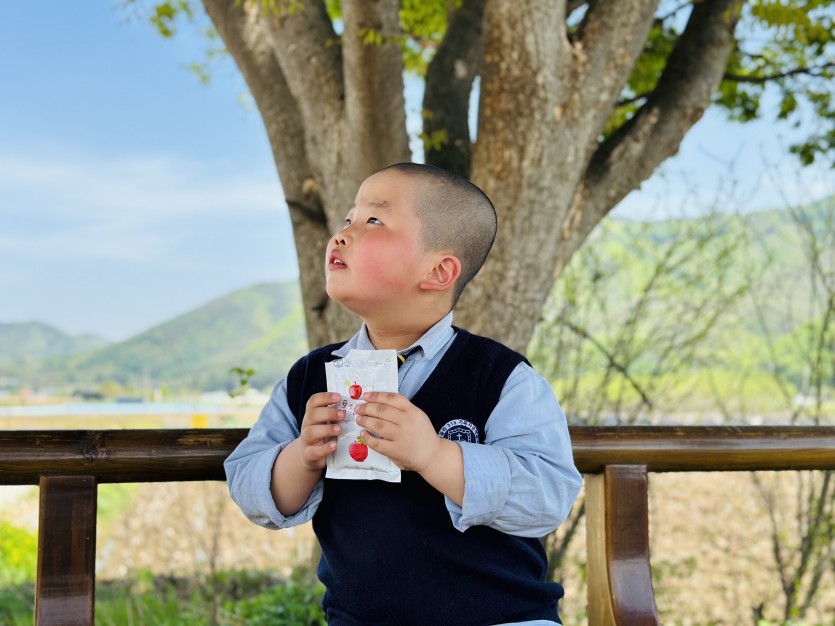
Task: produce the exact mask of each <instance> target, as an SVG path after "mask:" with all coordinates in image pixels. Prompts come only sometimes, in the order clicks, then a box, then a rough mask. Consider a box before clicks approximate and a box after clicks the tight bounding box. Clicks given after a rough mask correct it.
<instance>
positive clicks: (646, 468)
mask: <svg viewBox="0 0 835 626" xmlns="http://www.w3.org/2000/svg"><path fill="white" fill-rule="evenodd" d="M570 431H571V440H572V446H573V451H574V460H575V463H576V465H577V467H578V469H579V470H580V471H581V472H582V473H583V474H586V492H587V503H586V510H587V512H588V520H587V528H588V532H587V553H588V580H589V583H588V584H589V587H588V593H589V624H591V626H611V625H616V624H618V625H627V624H628V625H632V624H651V625H654V624H658V623H659V621H658V612H657V609H656V606H655V598H654V595H653V591H652V579H651V569H650V558H649V522H648V507H647V474H648V472H690V471H699V472H703V471H759V470H810V469H823V470H832V469H835V428H833V427H824V426H820V427H784V426H774V427H767V426H766V427H760V426H756V427H754V426H741V427H736V426H715V427H681V426H661V427H650V426H635V427H624V426H618V427H598V426H574V427H571V429H570ZM246 433H247V430H246V429H243V428H237V429H211V428H205V429H188V430H185V429H184V430H170V429H163V430H138V429H137V430H102V431H92V430H81V431H44V430H17V431H14V430H12V431H0V485H26V484H32V485H35V484H40V487H41V504H40V506H41V512H40V519H41V523H40V527H39V538H38V582H37V589H36V612H35V620H36V624H39V625H41V624H50V625H51V624H64V623H67V624H92V623H93V620H94V607H95V576H94V558H95V525H96V519H95V506H96V505H95V502H96V485H97V484H98V483H119V482H174V481H194V480H223V479H224V473H223V460H224V459H225V458H226V457H227V456H228V455H229V454H230V453H231V452H232V450H233V449H234V448H235V446H237V444H238V443H239V442H240V441H241V440H242V439H243V438H244V436H246ZM67 620H69V621H67Z"/></svg>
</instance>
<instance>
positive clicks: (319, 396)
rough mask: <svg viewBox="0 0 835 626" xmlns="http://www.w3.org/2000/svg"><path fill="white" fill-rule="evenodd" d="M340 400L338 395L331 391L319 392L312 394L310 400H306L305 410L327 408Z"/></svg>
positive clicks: (340, 397)
mask: <svg viewBox="0 0 835 626" xmlns="http://www.w3.org/2000/svg"><path fill="white" fill-rule="evenodd" d="M341 399H342V396H340V395H339V394H338V393H333V392H332V391H321V392H319V393H314V394H313V395H312V396H310V398H308V400H307V405H306V409H307V411H310V410H311V409H315V408H317V407H323V406H328V405H329V404H336V403H337V402H339V401H340V400H341Z"/></svg>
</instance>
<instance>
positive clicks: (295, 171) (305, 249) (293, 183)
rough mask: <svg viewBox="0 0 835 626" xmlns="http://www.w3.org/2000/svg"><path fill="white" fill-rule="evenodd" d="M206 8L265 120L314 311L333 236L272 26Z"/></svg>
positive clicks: (314, 339) (315, 334) (226, 0)
mask: <svg viewBox="0 0 835 626" xmlns="http://www.w3.org/2000/svg"><path fill="white" fill-rule="evenodd" d="M203 4H204V6H205V8H206V12H207V13H208V15H209V17H210V18H211V20H212V22H213V23H214V25H215V28H216V29H217V31H218V34H220V36H221V37H222V38H223V42H224V44H225V45H226V48H227V49H228V50H229V53H230V54H231V55H232V58H233V59H235V63H236V64H237V65H238V68H239V69H240V70H241V74H242V75H243V77H244V79H245V80H246V83H247V85H248V86H249V89H250V92H251V93H252V96H253V98H254V99H255V104H256V105H257V106H258V110H259V111H260V113H261V118H262V119H263V120H264V124H265V129H266V131H267V136H268V137H269V140H270V146H271V148H272V152H273V159H274V160H275V164H276V169H277V170H278V174H279V177H280V179H281V186H282V188H283V189H284V195H285V198H286V199H287V205H288V207H289V209H290V219H291V221H292V223H293V234H294V238H295V241H296V258H297V260H298V263H299V274H300V276H301V277H302V281H301V282H302V300H303V303H304V307H305V309H306V310H308V311H313V310H315V309H316V307H317V306H319V305H320V304H321V302H322V301H323V299H324V298H326V296H325V283H324V276H323V274H322V270H321V259H322V258H323V256H324V253H325V251H324V248H325V242H327V239H328V233H329V232H330V231H329V229H328V227H327V220H326V218H325V212H324V210H323V207H322V199H321V195H320V193H319V186H318V185H317V184H316V183H315V177H314V174H313V171H312V167H311V165H310V159H309V157H308V152H307V142H306V139H305V135H304V129H303V126H302V121H301V114H300V112H299V109H298V107H297V105H296V100H295V98H293V96H292V94H291V93H290V89H289V87H288V85H287V81H286V79H285V76H284V73H283V72H282V69H281V67H280V65H279V63H278V59H277V58H276V55H275V52H274V50H273V47H272V41H271V34H270V32H269V30H270V26H269V23H268V21H267V20H266V19H265V18H264V17H263V16H259V15H258V14H257V12H254V11H250V10H246V9H245V8H243V7H241V6H239V5H238V4H237V3H236V2H234V1H232V0H203ZM311 250H313V251H314V253H311ZM305 318H306V322H307V336H308V338H309V340H310V342H311V343H312V344H313V345H320V344H322V343H325V342H324V341H322V340H321V339H320V337H322V336H323V334H324V330H325V324H326V321H325V320H323V319H321V318H320V317H316V316H310V315H307V316H305Z"/></svg>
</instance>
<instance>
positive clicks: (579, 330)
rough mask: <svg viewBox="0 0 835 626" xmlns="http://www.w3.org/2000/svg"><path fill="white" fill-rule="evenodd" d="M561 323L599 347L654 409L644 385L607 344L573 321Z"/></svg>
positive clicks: (643, 400)
mask: <svg viewBox="0 0 835 626" xmlns="http://www.w3.org/2000/svg"><path fill="white" fill-rule="evenodd" d="M561 323H562V324H565V326H566V328H568V329H569V330H570V331H571V332H573V333H574V334H576V335H578V336H580V337H582V338H583V339H585V340H587V341H589V342H590V343H591V344H592V345H593V346H594V347H595V348H597V349H598V350H599V351H600V353H601V354H602V355H603V356H605V357H606V360H607V361H608V363H609V366H610V367H611V368H612V369H613V370H615V371H616V372H618V373H619V374H620V375H621V376H623V377H624V379H625V380H626V382H628V383H629V384H630V386H631V387H632V388H633V389H634V390H635V391H636V392H637V394H638V395H639V396H640V397H641V402H643V403H644V405H645V406H646V407H647V409H649V410H650V411H651V410H652V400H650V399H649V396H648V395H647V394H646V392H645V391H644V389H643V387H641V385H639V384H638V382H637V381H636V380H635V379H634V378H632V376H631V375H630V374H629V370H628V369H627V367H626V366H625V365H623V364H621V363H619V362H618V360H617V359H616V358H615V356H616V355H615V354H612V353H611V352H609V351H608V350H607V349H606V346H604V345H603V344H602V343H600V342H599V341H598V340H597V338H595V337H593V336H592V335H591V334H589V332H588V331H587V330H586V329H585V328H581V327H579V326H577V325H576V324H573V323H572V322H568V321H563V322H561Z"/></svg>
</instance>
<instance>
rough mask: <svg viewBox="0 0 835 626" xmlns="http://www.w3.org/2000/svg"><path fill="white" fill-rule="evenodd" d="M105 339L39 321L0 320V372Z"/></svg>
mask: <svg viewBox="0 0 835 626" xmlns="http://www.w3.org/2000/svg"><path fill="white" fill-rule="evenodd" d="M107 345H109V342H108V341H107V340H105V339H102V338H101V337H96V336H94V335H69V334H67V333H65V332H63V331H61V330H59V329H57V328H54V327H53V326H49V325H47V324H43V323H41V322H14V323H5V324H4V323H0V376H15V375H19V374H20V373H21V371H25V370H28V369H30V368H32V367H34V366H35V365H36V364H37V363H38V362H39V361H41V360H43V359H47V358H50V357H62V356H68V355H73V354H79V353H82V352H87V351H90V350H96V349H99V348H103V347H105V346H107Z"/></svg>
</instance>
